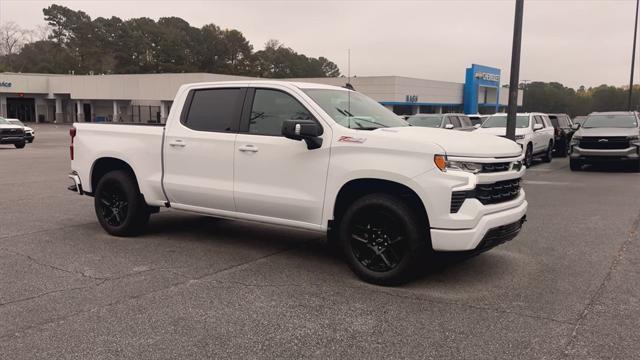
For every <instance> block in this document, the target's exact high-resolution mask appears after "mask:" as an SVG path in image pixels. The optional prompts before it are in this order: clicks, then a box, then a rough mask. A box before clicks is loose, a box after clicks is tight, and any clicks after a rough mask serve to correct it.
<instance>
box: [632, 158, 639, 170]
mask: <svg viewBox="0 0 640 360" xmlns="http://www.w3.org/2000/svg"><path fill="white" fill-rule="evenodd" d="M633 169H634V170H635V171H637V172H640V160H638V161H636V162H635V164H634V165H633Z"/></svg>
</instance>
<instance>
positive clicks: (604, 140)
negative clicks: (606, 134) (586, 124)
mask: <svg viewBox="0 0 640 360" xmlns="http://www.w3.org/2000/svg"><path fill="white" fill-rule="evenodd" d="M607 141H609V140H607V139H600V140H598V142H607Z"/></svg>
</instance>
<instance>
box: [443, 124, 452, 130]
mask: <svg viewBox="0 0 640 360" xmlns="http://www.w3.org/2000/svg"><path fill="white" fill-rule="evenodd" d="M444 128H445V129H449V130H451V129H453V124H447V125H445V126H444Z"/></svg>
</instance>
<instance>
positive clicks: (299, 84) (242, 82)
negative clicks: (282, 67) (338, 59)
mask: <svg viewBox="0 0 640 360" xmlns="http://www.w3.org/2000/svg"><path fill="white" fill-rule="evenodd" d="M261 84H262V85H286V86H293V87H297V88H299V89H331V90H347V89H345V88H343V87H340V86H333V85H325V84H317V83H309V82H298V81H285V80H237V81H209V82H200V83H190V84H184V85H186V86H206V85H261Z"/></svg>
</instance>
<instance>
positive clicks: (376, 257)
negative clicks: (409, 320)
mask: <svg viewBox="0 0 640 360" xmlns="http://www.w3.org/2000/svg"><path fill="white" fill-rule="evenodd" d="M338 223H339V225H338V227H339V229H338V230H339V231H338V239H337V240H338V244H339V247H340V250H341V253H342V255H343V257H344V258H345V260H346V262H347V264H348V265H349V267H350V268H351V270H352V271H353V272H354V273H355V274H356V275H358V276H359V277H360V278H361V279H362V280H364V281H367V282H370V283H373V284H378V285H398V284H402V283H404V282H407V281H409V280H410V279H412V278H413V277H414V276H415V275H416V274H417V271H416V270H418V266H426V264H425V261H426V260H429V256H428V255H430V254H431V253H432V251H433V250H432V247H431V239H430V238H429V231H428V229H429V224H428V220H427V218H426V214H424V210H421V209H417V208H416V207H415V206H413V205H410V204H409V203H408V202H406V200H404V199H402V198H401V197H399V196H397V195H392V194H386V193H374V194H369V195H365V196H363V197H361V198H359V199H357V200H355V201H354V202H353V203H352V204H351V205H350V206H349V207H348V208H347V209H346V211H345V213H344V214H343V215H342V216H341V217H340V219H339V222H338Z"/></svg>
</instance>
